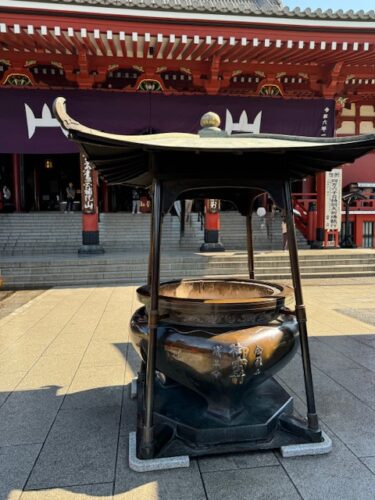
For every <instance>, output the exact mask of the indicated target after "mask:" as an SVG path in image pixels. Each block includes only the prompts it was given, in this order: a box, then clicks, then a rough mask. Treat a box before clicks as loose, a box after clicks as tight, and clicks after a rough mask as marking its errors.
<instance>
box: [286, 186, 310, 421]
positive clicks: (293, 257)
mask: <svg viewBox="0 0 375 500" xmlns="http://www.w3.org/2000/svg"><path fill="white" fill-rule="evenodd" d="M283 188H284V189H283V191H284V200H285V215H286V223H287V235H288V246H289V258H290V267H291V271H292V279H293V286H294V296H295V302H296V316H297V321H298V325H299V332H300V341H301V353H302V363H303V374H304V380H305V390H306V401H307V421H308V426H309V428H310V429H312V430H318V429H319V421H318V415H317V413H316V409H315V397H314V386H313V379H312V373H311V362H310V352H309V342H308V337H307V325H306V321H307V317H306V310H305V306H304V304H303V296H302V285H301V275H300V270H299V263H298V249H297V238H296V230H295V227H294V219H293V206H292V193H291V188H290V182H289V181H284V185H283Z"/></svg>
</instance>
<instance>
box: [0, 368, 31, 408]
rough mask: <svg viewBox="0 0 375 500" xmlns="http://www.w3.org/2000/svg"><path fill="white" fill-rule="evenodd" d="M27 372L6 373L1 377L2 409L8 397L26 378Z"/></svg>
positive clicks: (0, 399)
mask: <svg viewBox="0 0 375 500" xmlns="http://www.w3.org/2000/svg"><path fill="white" fill-rule="evenodd" d="M25 375H26V372H23V371H19V372H18V371H17V372H10V373H9V372H5V373H2V374H1V376H0V407H1V405H2V404H3V403H4V401H5V400H6V399H7V397H8V396H9V395H10V394H11V393H12V391H13V389H14V388H15V387H16V386H17V385H18V384H19V383H20V381H21V380H22V379H23V378H24V376H25Z"/></svg>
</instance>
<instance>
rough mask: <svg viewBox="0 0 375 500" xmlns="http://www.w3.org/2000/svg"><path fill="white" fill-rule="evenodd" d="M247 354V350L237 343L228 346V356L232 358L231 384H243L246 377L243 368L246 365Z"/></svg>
mask: <svg viewBox="0 0 375 500" xmlns="http://www.w3.org/2000/svg"><path fill="white" fill-rule="evenodd" d="M248 352H249V349H248V348H247V347H244V346H242V345H241V344H240V343H238V342H237V343H236V344H230V346H229V354H230V355H231V356H232V357H233V358H234V361H232V373H231V375H230V378H231V379H232V383H233V384H243V381H244V379H245V376H246V373H245V368H246V366H247V364H248V361H247V359H246V356H247V353H248Z"/></svg>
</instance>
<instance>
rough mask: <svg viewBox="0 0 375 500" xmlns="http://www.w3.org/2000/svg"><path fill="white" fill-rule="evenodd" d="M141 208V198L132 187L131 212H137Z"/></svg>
mask: <svg viewBox="0 0 375 500" xmlns="http://www.w3.org/2000/svg"><path fill="white" fill-rule="evenodd" d="M140 209H141V200H140V198H139V193H138V190H137V189H132V214H139V213H140Z"/></svg>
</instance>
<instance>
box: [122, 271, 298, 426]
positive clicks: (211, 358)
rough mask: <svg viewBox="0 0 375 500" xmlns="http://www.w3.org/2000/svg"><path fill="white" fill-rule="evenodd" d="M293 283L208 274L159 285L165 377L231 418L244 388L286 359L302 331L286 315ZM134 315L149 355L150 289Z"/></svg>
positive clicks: (136, 334) (135, 334)
mask: <svg viewBox="0 0 375 500" xmlns="http://www.w3.org/2000/svg"><path fill="white" fill-rule="evenodd" d="M289 292H290V289H288V288H286V287H282V286H280V285H275V284H270V283H264V282H259V281H250V280H234V279H230V280H225V279H202V280H181V281H173V282H168V283H164V284H161V286H160V295H159V311H160V314H161V318H162V319H161V321H160V323H159V327H158V330H157V351H156V368H157V370H158V372H159V374H160V380H162V381H163V383H164V384H166V385H168V384H173V383H178V384H181V385H183V386H185V387H187V388H189V389H191V390H192V391H194V392H195V393H198V394H199V395H200V396H202V397H203V398H204V399H205V400H206V402H207V410H208V412H209V413H210V414H214V415H216V416H217V417H220V418H221V419H225V420H231V419H233V418H234V417H235V415H237V414H238V413H240V412H241V411H242V410H243V408H244V404H245V400H246V394H247V393H248V392H249V391H251V389H252V388H253V387H255V386H258V385H259V384H261V383H262V382H264V381H265V380H267V379H268V378H269V377H271V376H272V375H273V374H275V373H276V372H277V371H278V370H280V369H281V368H282V366H284V364H285V363H287V362H288V360H289V359H290V357H291V356H292V355H293V353H294V351H295V346H296V341H295V339H296V335H297V333H298V327H297V322H296V320H295V318H294V316H292V315H287V314H281V313H280V311H281V310H282V308H283V307H284V302H285V299H286V296H287V295H288V294H289ZM137 293H138V297H139V299H140V300H141V301H142V302H143V303H144V304H145V306H144V307H142V308H140V309H138V311H136V312H135V314H134V315H133V317H132V319H131V337H132V342H133V344H134V345H135V347H136V348H137V349H138V351H139V352H140V354H141V356H142V358H143V360H144V361H146V359H147V346H148V316H147V309H148V304H149V293H148V289H147V287H141V288H139V289H138V291H137Z"/></svg>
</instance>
